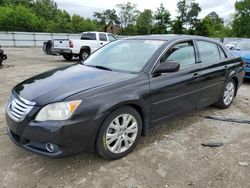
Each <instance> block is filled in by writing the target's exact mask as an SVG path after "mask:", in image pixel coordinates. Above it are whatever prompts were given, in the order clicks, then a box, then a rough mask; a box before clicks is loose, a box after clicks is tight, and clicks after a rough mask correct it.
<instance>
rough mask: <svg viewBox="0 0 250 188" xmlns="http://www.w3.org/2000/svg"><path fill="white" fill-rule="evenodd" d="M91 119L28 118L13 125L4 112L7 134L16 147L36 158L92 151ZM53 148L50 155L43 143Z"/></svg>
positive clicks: (94, 130)
mask: <svg viewBox="0 0 250 188" xmlns="http://www.w3.org/2000/svg"><path fill="white" fill-rule="evenodd" d="M92 118H93V117H88V118H83V119H78V120H68V121H46V122H36V121H33V120H26V119H29V117H27V118H26V119H25V120H24V121H22V122H19V123H17V122H15V121H14V120H12V119H11V118H10V117H9V116H8V114H7V113H6V122H7V126H8V134H9V137H10V138H11V140H12V141H13V142H14V143H15V144H16V145H18V146H20V147H22V148H25V149H27V150H29V151H31V152H34V153H37V154H39V155H43V156H47V157H52V158H59V157H64V156H68V155H71V154H77V153H79V152H90V151H94V146H95V138H96V134H97V131H98V128H99V127H98V125H99V124H98V122H97V121H95V120H93V119H92ZM47 143H51V144H54V145H55V146H56V149H55V151H53V152H49V151H48V150H47V149H46V144H47Z"/></svg>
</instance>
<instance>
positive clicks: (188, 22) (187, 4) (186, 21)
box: [173, 0, 201, 34]
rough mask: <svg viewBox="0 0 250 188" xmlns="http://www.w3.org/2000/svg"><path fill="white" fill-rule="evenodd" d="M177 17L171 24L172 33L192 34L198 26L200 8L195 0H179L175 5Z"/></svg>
mask: <svg viewBox="0 0 250 188" xmlns="http://www.w3.org/2000/svg"><path fill="white" fill-rule="evenodd" d="M177 8H178V10H177V11H178V14H179V15H178V16H177V18H176V20H175V21H174V23H173V32H174V33H179V34H182V33H187V34H194V33H195V30H196V28H195V27H196V26H197V25H198V24H199V19H198V15H199V13H200V12H201V8H200V6H199V4H198V3H196V2H195V0H180V1H179V2H178V3H177Z"/></svg>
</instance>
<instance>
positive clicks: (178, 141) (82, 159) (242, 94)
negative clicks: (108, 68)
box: [0, 48, 250, 188]
mask: <svg viewBox="0 0 250 188" xmlns="http://www.w3.org/2000/svg"><path fill="white" fill-rule="evenodd" d="M5 52H6V53H7V54H8V60H7V61H6V62H4V64H5V66H4V67H3V68H1V69H0V143H1V144H0V182H1V183H0V187H102V188H103V187H104V188H105V187H107V188H112V187H121V188H122V187H129V188H132V187H133V188H140V187H142V188H144V187H157V188H158V187H197V188H203V187H227V188H240V187H242V188H243V187H246V188H247V187H250V124H239V123H229V122H221V121H215V120H210V119H206V118H205V116H207V115H225V116H228V117H235V118H241V119H248V120H250V94H249V93H250V82H244V84H243V85H242V87H241V88H240V90H239V93H238V96H237V98H236V99H235V101H234V103H233V105H232V106H231V107H230V108H229V109H227V110H218V109H216V108H213V107H208V108H206V109H204V110H202V111H199V112H196V113H193V114H191V115H189V116H186V117H182V118H179V119H178V120H175V121H173V122H171V123H168V124H167V125H166V126H161V127H159V129H157V130H155V131H153V132H151V133H150V134H149V135H148V136H146V137H142V138H141V140H140V142H139V144H138V146H137V147H136V148H135V150H134V151H133V152H132V153H131V154H130V155H128V156H126V157H125V158H123V159H120V160H117V161H107V160H104V159H102V158H101V157H99V156H98V155H96V154H85V153H83V154H79V155H76V156H71V157H67V158H63V159H49V158H45V157H41V156H38V155H36V154H32V153H30V152H28V151H26V150H24V149H21V148H19V147H17V146H15V145H14V144H13V143H12V142H11V140H10V139H9V138H8V136H7V135H6V124H5V120H4V103H5V101H6V100H7V98H8V96H9V93H10V90H11V88H12V87H13V86H14V85H16V84H17V83H18V82H21V81H22V80H24V79H26V78H29V77H31V76H33V75H36V74H38V73H41V72H43V71H46V70H49V69H53V68H56V67H60V66H65V65H68V64H70V63H72V62H65V61H64V60H63V59H62V57H54V56H46V55H44V54H43V52H42V50H41V49H38V48H34V49H32V48H6V49H5ZM210 141H216V142H223V143H224V145H223V146H221V147H218V148H207V147H203V146H201V143H204V142H210Z"/></svg>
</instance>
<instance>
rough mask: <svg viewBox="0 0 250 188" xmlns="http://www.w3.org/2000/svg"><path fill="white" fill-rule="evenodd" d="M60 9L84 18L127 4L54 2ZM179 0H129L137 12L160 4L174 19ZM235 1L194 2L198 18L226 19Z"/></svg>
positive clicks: (81, 0) (92, 0) (111, 1)
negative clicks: (197, 6)
mask: <svg viewBox="0 0 250 188" xmlns="http://www.w3.org/2000/svg"><path fill="white" fill-rule="evenodd" d="M55 1H56V2H57V4H58V6H59V8H61V9H65V10H67V11H68V12H69V13H70V14H74V13H76V14H79V15H81V16H84V17H89V18H92V17H93V12H95V11H103V10H105V9H113V8H115V5H116V4H119V3H124V2H127V1H126V0H125V1H124V0H55ZM178 1H179V0H165V1H163V0H130V2H131V3H133V4H136V5H137V8H138V9H139V10H141V11H142V10H143V9H151V10H156V8H157V7H159V5H160V4H161V3H163V4H164V6H165V7H166V8H167V9H168V10H169V11H170V12H171V14H172V17H173V18H174V17H175V16H176V14H177V12H176V9H177V8H176V4H177V2H178ZM235 1H236V0H196V2H198V3H199V4H200V6H201V8H202V12H201V13H200V15H199V17H200V18H203V17H204V16H206V15H207V14H208V13H210V12H212V11H215V12H217V13H218V14H219V15H220V16H221V17H222V18H224V19H228V18H229V17H230V15H231V14H233V13H234V3H235Z"/></svg>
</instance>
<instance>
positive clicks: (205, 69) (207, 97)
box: [196, 40, 229, 108]
mask: <svg viewBox="0 0 250 188" xmlns="http://www.w3.org/2000/svg"><path fill="white" fill-rule="evenodd" d="M196 44H197V47H198V52H199V61H200V63H201V80H202V94H201V103H200V108H202V107H205V106H208V105H211V104H214V103H215V102H217V100H218V98H219V96H220V94H221V92H222V89H223V86H224V84H225V81H226V75H227V73H228V68H229V65H228V59H227V57H226V53H225V52H224V51H223V49H222V48H221V47H220V46H219V45H218V44H217V43H213V42H209V41H202V40H197V41H196Z"/></svg>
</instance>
